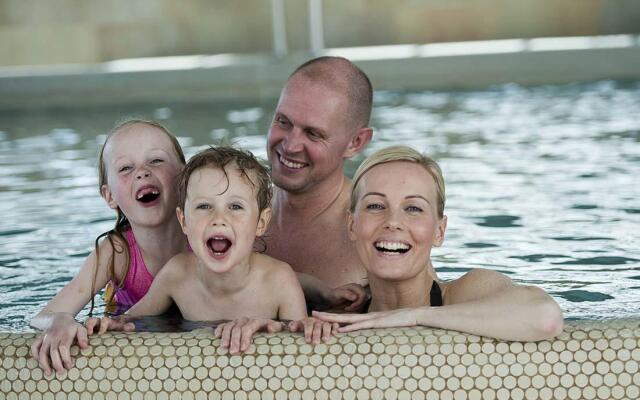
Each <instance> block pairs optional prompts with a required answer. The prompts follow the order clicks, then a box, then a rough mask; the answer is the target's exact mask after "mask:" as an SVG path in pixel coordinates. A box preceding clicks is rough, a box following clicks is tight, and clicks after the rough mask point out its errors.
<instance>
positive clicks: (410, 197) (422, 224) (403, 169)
mask: <svg viewBox="0 0 640 400" xmlns="http://www.w3.org/2000/svg"><path fill="white" fill-rule="evenodd" d="M357 196H358V198H357V199H358V200H357V203H356V208H355V211H354V212H353V214H350V215H349V233H350V236H351V239H352V240H355V241H356V249H357V251H358V255H359V257H360V259H361V260H362V262H363V264H364V266H365V268H366V269H367V271H368V272H369V274H372V275H374V276H376V277H379V278H381V279H389V280H403V279H409V278H411V277H413V276H415V275H416V274H417V273H418V272H419V271H420V270H422V269H423V268H424V267H425V265H426V263H427V262H428V260H429V257H430V254H431V247H432V246H439V245H441V244H442V242H443V240H444V231H445V228H446V216H445V217H443V218H439V217H438V208H437V191H436V183H435V182H434V180H433V178H432V177H431V175H430V174H429V173H428V172H427V171H426V170H425V169H424V167H422V166H420V165H418V164H415V163H410V162H390V163H385V164H380V165H377V166H375V167H373V168H371V170H369V171H368V172H366V173H365V174H364V175H363V177H362V180H361V181H360V187H359V189H358V192H357Z"/></svg>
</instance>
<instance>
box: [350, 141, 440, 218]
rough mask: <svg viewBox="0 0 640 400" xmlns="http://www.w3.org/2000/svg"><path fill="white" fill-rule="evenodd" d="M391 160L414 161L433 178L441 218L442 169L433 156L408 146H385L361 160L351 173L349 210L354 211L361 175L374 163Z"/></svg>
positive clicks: (384, 162) (383, 162) (378, 163)
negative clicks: (351, 183)
mask: <svg viewBox="0 0 640 400" xmlns="http://www.w3.org/2000/svg"><path fill="white" fill-rule="evenodd" d="M393 161H405V162H410V163H415V164H418V165H420V166H422V167H423V168H424V169H425V170H427V172H428V173H429V175H431V177H432V178H433V181H434V182H435V183H436V195H437V198H438V199H437V200H438V204H437V208H438V217H440V218H442V217H443V216H444V203H445V200H446V194H445V187H444V177H443V176H442V170H441V169H440V166H439V165H438V163H437V162H436V161H435V160H434V159H433V158H431V157H428V156H426V155H424V154H421V153H419V152H418V151H416V150H414V149H412V148H411V147H408V146H390V147H385V148H384V149H380V150H378V151H376V152H375V153H373V154H371V155H370V156H369V157H367V158H366V159H365V160H364V161H363V162H362V164H360V166H359V167H358V169H357V170H356V173H355V174H354V175H353V185H352V187H351V205H350V207H349V209H350V210H351V212H354V211H355V209H356V203H357V202H358V198H357V196H358V187H359V186H360V181H361V180H362V176H363V175H364V174H366V173H367V172H368V171H369V170H370V169H371V168H373V167H375V166H376V165H380V164H386V163H390V162H393Z"/></svg>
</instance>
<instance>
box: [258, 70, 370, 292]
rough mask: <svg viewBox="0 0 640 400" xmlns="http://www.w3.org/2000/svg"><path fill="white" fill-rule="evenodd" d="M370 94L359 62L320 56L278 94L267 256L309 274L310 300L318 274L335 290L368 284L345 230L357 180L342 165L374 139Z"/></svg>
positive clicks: (271, 135)
mask: <svg viewBox="0 0 640 400" xmlns="http://www.w3.org/2000/svg"><path fill="white" fill-rule="evenodd" d="M372 93H373V90H372V87H371V83H370V81H369V78H368V77H367V76H366V75H365V74H364V72H362V71H361V70H360V69H359V68H358V67H356V66H355V65H354V64H353V63H351V62H350V61H348V60H347V59H344V58H339V57H320V58H316V59H313V60H311V61H308V62H307V63H305V64H303V65H301V66H300V67H298V69H296V70H295V71H294V72H293V74H291V76H290V77H289V79H288V81H287V83H286V85H285V87H284V89H283V90H282V93H281V94H280V100H279V101H278V105H277V108H276V110H275V114H274V117H273V121H272V124H271V128H270V129H269V136H268V139H267V154H268V157H269V163H270V164H271V170H272V177H273V181H274V183H275V186H276V187H275V191H274V197H273V204H272V206H273V216H272V219H271V223H270V225H269V229H268V231H267V234H266V235H265V236H264V239H265V241H266V244H267V249H266V253H267V254H268V255H270V256H272V257H275V258H277V259H280V260H283V261H285V262H287V263H289V264H290V265H291V266H292V267H293V269H294V270H295V271H296V272H298V273H299V276H303V277H304V276H306V278H301V282H302V284H303V287H304V288H305V295H307V298H309V297H310V294H312V290H311V289H310V288H311V287H313V286H314V282H315V283H317V281H314V278H315V279H318V280H320V281H322V282H324V283H325V284H326V285H328V286H329V287H331V288H336V287H339V286H342V285H346V284H349V283H357V284H361V285H365V284H366V273H365V270H364V268H363V266H362V264H361V263H360V260H359V258H358V256H357V253H356V250H355V246H354V245H353V243H352V242H351V240H350V239H349V236H348V233H347V209H348V206H349V196H350V191H351V181H350V180H349V179H348V178H347V177H346V176H345V174H344V172H343V167H344V162H345V160H347V159H349V158H351V157H353V156H354V155H356V154H358V153H359V152H360V151H361V150H362V148H363V147H364V146H365V145H366V144H367V143H368V142H369V141H370V140H371V137H372V129H371V128H370V127H369V126H368V125H369V117H370V115H371V104H372V97H373V94H372ZM311 297H313V296H311ZM324 300H326V299H324Z"/></svg>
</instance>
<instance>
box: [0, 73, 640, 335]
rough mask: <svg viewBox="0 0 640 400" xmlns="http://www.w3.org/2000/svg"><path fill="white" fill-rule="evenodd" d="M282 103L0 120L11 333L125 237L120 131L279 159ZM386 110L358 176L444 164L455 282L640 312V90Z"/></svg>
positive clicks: (501, 91) (443, 273)
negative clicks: (377, 154) (138, 127)
mask: <svg viewBox="0 0 640 400" xmlns="http://www.w3.org/2000/svg"><path fill="white" fill-rule="evenodd" d="M275 103H276V99H271V100H268V101H264V100H262V101H255V102H247V103H227V104H218V103H194V104H186V103H180V104H171V103H158V104H143V105H136V106H118V107H102V108H86V107H82V106H79V107H77V108H74V109H50V110H39V109H38V110H35V109H34V110H26V109H22V110H6V111H0V212H1V216H2V223H1V224H0V281H1V283H0V331H6V330H10V331H22V330H27V329H28V321H29V319H30V317H31V316H33V315H34V314H35V313H36V312H37V311H38V310H39V309H40V308H41V307H42V306H43V305H44V304H45V303H46V301H47V300H48V299H50V298H51V297H52V296H53V295H54V294H55V293H56V292H57V291H58V290H59V289H60V288H61V287H62V286H63V285H64V284H65V283H66V282H67V281H69V280H70V279H71V277H72V276H73V275H74V274H75V273H76V272H77V270H78V268H79V267H80V265H81V264H82V261H83V260H84V258H85V257H86V256H87V255H88V254H89V252H90V251H91V250H92V246H93V241H94V239H95V237H96V236H97V235H98V234H100V233H101V232H103V231H105V230H107V229H109V228H110V227H112V225H113V217H114V216H113V214H112V212H111V210H110V209H109V208H107V207H106V205H105V204H104V203H103V201H102V199H101V198H100V196H99V193H98V189H97V187H96V186H97V177H96V158H97V153H98V150H99V146H100V143H101V142H102V141H103V140H104V133H105V132H107V131H108V130H109V129H110V128H111V126H113V124H114V122H115V121H116V120H118V119H120V118H123V117H125V116H128V115H137V116H141V117H145V118H154V119H158V120H159V121H161V122H162V123H164V124H165V125H166V126H168V127H169V128H170V129H171V130H172V131H173V132H174V133H175V134H176V135H177V136H179V138H180V142H181V144H182V145H183V146H184V148H185V152H186V154H187V156H189V155H192V154H193V153H195V152H196V151H198V150H199V149H200V148H202V147H203V146H205V145H207V144H210V143H213V142H214V141H220V140H227V141H228V140H233V141H236V142H237V143H238V144H240V145H241V146H243V147H245V148H247V149H249V150H251V151H253V152H254V153H256V154H257V155H259V156H261V157H264V156H265V150H264V146H265V135H266V132H267V130H268V126H269V123H270V120H271V117H272V111H273V109H274V107H275ZM374 103H375V104H374V112H373V116H372V126H374V128H375V135H374V140H373V142H372V143H371V144H370V145H369V146H368V147H367V149H366V151H365V152H364V154H363V155H360V156H358V157H357V158H356V159H355V160H353V161H351V162H349V163H348V165H347V169H348V172H349V174H351V173H353V171H354V169H355V167H356V166H357V163H358V162H360V161H361V160H362V158H363V157H364V156H366V155H367V154H370V153H371V152H372V151H374V150H375V149H378V148H381V147H384V146H387V145H391V144H398V143H402V144H407V145H410V146H413V147H415V148H417V149H419V150H421V151H425V152H427V153H429V154H430V155H432V156H434V157H435V158H436V159H437V160H439V161H440V163H441V165H442V167H443V170H444V174H445V179H446V182H447V205H446V209H445V213H446V214H447V215H448V217H449V222H448V229H447V236H446V240H445V244H444V246H443V247H441V248H438V249H436V250H435V252H434V254H433V259H434V264H435V266H436V268H437V271H438V274H439V277H440V278H441V279H444V280H448V279H453V278H455V277H458V276H460V275H461V274H463V273H464V272H466V271H468V270H469V269H471V268H491V269H495V270H497V271H500V272H503V273H505V274H508V275H509V276H510V277H511V278H512V279H513V280H514V281H515V282H517V283H522V284H532V285H538V286H541V287H542V288H544V289H545V290H546V291H548V292H549V293H551V294H552V295H553V296H554V298H555V299H556V300H557V301H558V302H559V303H560V305H561V307H562V308H563V310H564V311H565V315H566V316H567V317H568V318H571V319H603V318H612V317H627V316H637V315H638V314H640V309H639V307H638V304H640V178H639V177H640V118H639V117H638V116H639V115H640V82H614V81H603V82H593V83H585V84H571V85H562V86H538V87H521V86H516V85H504V86H498V87H493V88H489V89H486V90H482V91H465V92H377V93H376V95H375V102H374ZM86 311H87V310H85V311H83V314H82V316H84V315H86Z"/></svg>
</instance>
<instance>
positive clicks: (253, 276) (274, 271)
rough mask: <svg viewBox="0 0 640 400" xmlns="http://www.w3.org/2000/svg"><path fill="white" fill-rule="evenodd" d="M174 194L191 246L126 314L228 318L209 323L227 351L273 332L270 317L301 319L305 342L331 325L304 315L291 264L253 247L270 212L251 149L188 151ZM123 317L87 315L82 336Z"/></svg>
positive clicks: (266, 185) (264, 179)
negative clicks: (173, 312) (174, 310)
mask: <svg viewBox="0 0 640 400" xmlns="http://www.w3.org/2000/svg"><path fill="white" fill-rule="evenodd" d="M178 193H179V194H178V196H179V206H178V208H177V210H176V212H177V215H178V220H179V221H180V225H181V226H182V230H183V232H184V233H185V234H186V235H187V238H188V240H189V245H190V246H191V249H192V251H191V252H185V253H181V254H179V255H177V256H175V257H174V258H173V259H171V260H170V261H169V262H168V263H167V265H166V266H165V267H164V268H163V269H162V271H161V273H160V274H159V275H158V277H157V278H156V280H155V281H154V282H153V285H152V286H151V288H150V290H149V293H148V294H147V295H146V296H145V297H144V298H143V299H142V300H140V302H138V303H137V304H136V305H135V306H133V307H132V308H131V309H130V310H129V311H128V312H127V315H128V316H131V317H138V316H144V315H158V314H161V313H163V312H165V311H166V310H167V309H168V308H169V307H170V306H171V305H172V304H173V303H175V304H176V305H177V307H178V308H179V309H180V311H181V313H182V316H183V317H184V318H185V319H187V320H192V321H217V320H232V321H231V322H228V323H224V324H221V325H220V326H218V328H217V329H216V336H217V337H221V338H222V346H223V347H229V350H230V351H231V353H232V354H235V353H237V352H243V351H245V350H246V349H247V348H248V347H249V345H250V344H251V338H252V336H253V334H254V333H255V332H256V331H258V330H262V329H265V330H267V331H270V332H274V331H279V330H281V329H282V327H283V324H282V323H280V322H276V321H273V319H280V320H295V321H296V322H295V323H294V325H296V324H300V320H302V321H305V322H304V325H305V326H304V328H305V331H306V332H305V333H306V336H307V339H308V340H310V335H311V334H312V333H313V331H314V330H315V331H316V332H315V333H316V339H317V336H319V335H320V334H322V335H323V336H324V338H327V337H328V335H329V334H330V333H331V330H332V328H333V327H334V325H333V324H322V323H320V324H318V325H314V320H313V319H312V318H306V317H307V313H306V306H305V300H304V295H303V292H302V288H301V286H300V283H299V282H298V279H297V277H296V274H295V273H294V272H293V270H292V269H291V267H290V266H289V265H288V264H286V263H284V262H281V261H278V260H276V259H274V258H271V257H269V256H266V255H263V254H260V253H256V252H254V251H253V247H254V242H255V240H256V237H260V236H261V235H262V234H263V233H264V232H265V230H266V228H267V225H268V223H269V219H270V217H271V208H270V204H271V180H270V178H269V174H268V172H267V170H266V168H264V167H263V166H262V165H260V163H259V162H258V160H256V158H255V157H254V156H253V155H252V154H251V153H249V152H245V151H242V150H238V149H234V148H232V147H223V146H221V147H217V148H209V149H207V150H204V151H202V152H200V153H198V154H196V155H195V156H193V158H191V159H190V160H189V162H188V163H187V165H186V166H185V168H184V171H183V173H182V175H181V177H180V182H179V187H178ZM238 318H240V319H238ZM129 321H130V318H120V319H111V318H103V319H102V320H99V319H96V318H90V319H89V320H87V323H86V326H87V329H88V332H89V334H90V335H91V334H92V333H93V331H94V329H95V328H97V326H98V325H99V331H100V333H103V332H106V331H107V330H133V329H134V325H133V323H131V322H129ZM335 328H337V325H335Z"/></svg>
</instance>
